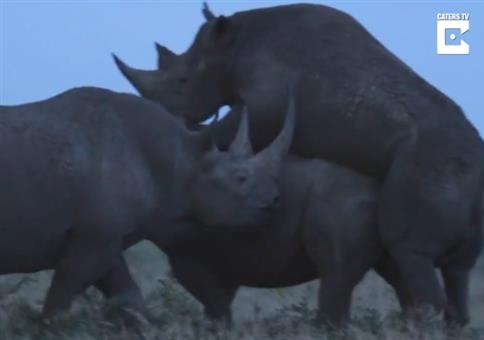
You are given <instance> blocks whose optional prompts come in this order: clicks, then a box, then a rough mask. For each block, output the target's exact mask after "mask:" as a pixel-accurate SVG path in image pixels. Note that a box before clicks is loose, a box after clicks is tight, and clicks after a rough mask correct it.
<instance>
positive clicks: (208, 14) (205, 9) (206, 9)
mask: <svg viewBox="0 0 484 340" xmlns="http://www.w3.org/2000/svg"><path fill="white" fill-rule="evenodd" d="M202 13H203V16H204V17H205V20H206V21H212V20H215V19H216V18H217V17H216V16H215V14H213V12H212V11H211V10H210V8H209V7H208V4H207V2H203V6H202Z"/></svg>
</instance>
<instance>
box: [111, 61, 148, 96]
mask: <svg viewBox="0 0 484 340" xmlns="http://www.w3.org/2000/svg"><path fill="white" fill-rule="evenodd" d="M113 59H114V62H115V63H116V66H118V69H119V70H120V71H121V73H122V74H123V75H124V76H125V77H126V78H127V79H128V80H129V82H130V83H131V84H132V85H133V86H134V88H135V89H136V90H137V91H138V92H139V93H140V94H141V95H142V96H145V97H150V95H151V94H152V93H153V90H154V89H155V88H156V87H157V86H156V85H157V83H158V73H157V72H156V71H145V70H138V69H135V68H132V67H129V66H128V65H126V64H125V63H124V62H123V61H122V60H121V59H119V58H118V57H117V56H116V55H115V54H114V53H113Z"/></svg>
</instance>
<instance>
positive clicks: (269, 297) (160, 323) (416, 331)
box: [0, 243, 484, 340]
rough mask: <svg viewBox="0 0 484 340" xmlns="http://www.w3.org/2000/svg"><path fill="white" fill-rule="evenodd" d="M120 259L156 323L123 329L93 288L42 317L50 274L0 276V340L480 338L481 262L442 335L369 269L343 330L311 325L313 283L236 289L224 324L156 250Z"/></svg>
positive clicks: (483, 319) (146, 248)
mask: <svg viewBox="0 0 484 340" xmlns="http://www.w3.org/2000/svg"><path fill="white" fill-rule="evenodd" d="M127 257H128V260H129V263H130V268H131V271H132V273H133V276H134V277H135V278H136V280H137V281H138V284H139V285H140V287H141V288H142V290H143V293H144V296H145V297H146V302H147V305H148V307H149V309H150V310H151V312H152V313H153V314H154V316H155V320H156V321H152V322H151V323H149V322H147V321H146V320H144V319H143V318H142V317H140V316H138V315H136V314H133V315H132V317H133V318H135V319H136V320H137V321H138V323H137V324H138V325H139V326H138V327H137V329H133V328H130V329H128V328H127V327H126V326H125V323H123V322H120V320H118V319H116V318H110V317H107V316H106V315H107V314H108V311H109V306H107V305H106V304H105V301H104V300H103V298H102V296H101V295H100V294H99V293H98V292H97V291H96V290H95V289H89V290H88V291H87V292H85V293H84V294H83V295H82V296H81V297H79V298H78V299H77V301H76V303H75V305H74V306H73V308H72V310H71V311H70V312H69V313H66V314H64V315H62V316H60V317H58V318H56V319H55V320H49V321H48V322H47V321H44V320H41V319H40V318H39V315H40V309H41V305H42V301H43V298H44V295H45V292H46V290H47V287H48V284H49V282H50V276H51V273H49V272H41V273H37V274H31V275H4V276H2V277H0V339H1V340H10V339H12V340H16V339H32V340H34V339H35V340H51V339H52V340H61V339H62V340H66V339H72V340H81V339H96V340H111V339H112V340H114V339H116V340H135V339H143V340H155V339H160V340H169V339H197V340H198V339H200V340H202V339H257V340H263V339H287V340H293V339H298V340H305V339H358V340H360V339H362V340H363V339H388V340H393V339H412V340H413V339H439V340H440V339H445V338H447V339H484V290H483V283H484V263H480V264H479V265H478V267H477V268H476V270H475V272H474V274H473V279H472V285H471V301H470V304H471V313H472V319H473V321H472V324H471V325H470V326H469V327H467V328H465V329H464V330H462V331H460V332H459V333H454V334H452V335H449V334H448V333H446V332H445V329H444V327H443V324H442V322H441V321H440V320H434V321H432V322H430V323H429V324H427V325H426V326H425V327H422V326H418V325H415V324H411V323H408V322H405V321H404V320H403V319H402V318H401V316H400V314H399V313H398V306H397V303H396V300H395V297H394V295H393V292H392V291H391V289H390V288H389V287H388V286H387V285H386V284H385V283H384V282H383V281H382V280H381V279H379V278H378V277H377V276H376V275H374V274H372V273H369V274H368V275H367V277H366V278H365V280H364V281H363V282H362V283H361V284H360V285H359V286H358V287H357V289H356V291H355V293H354V304H353V309H352V322H351V324H350V326H349V327H348V329H347V330H346V331H345V332H336V333H335V332H329V331H327V330H325V329H322V328H318V327H316V326H314V324H313V323H312V321H311V320H313V319H314V317H315V313H316V300H317V282H316V281H315V282H311V283H308V284H304V285H300V286H297V287H293V288H284V289H252V288H243V289H241V290H240V291H239V293H238V294H237V298H236V299H235V301H234V304H233V307H232V308H233V311H234V326H233V327H232V329H230V330H227V329H223V328H222V327H220V326H216V325H213V324H212V323H210V322H208V321H207V320H205V318H204V316H203V311H202V308H201V306H200V304H199V303H198V302H197V301H196V300H194V299H193V298H192V297H191V296H190V295H189V294H188V293H187V292H185V291H184V289H183V288H182V287H181V286H180V285H179V284H178V283H177V282H176V280H174V279H173V278H172V277H171V275H170V274H169V268H168V265H167V262H166V258H165V257H164V256H163V255H162V254H161V253H160V252H159V251H158V250H156V249H154V248H153V247H151V246H150V245H149V244H147V243H142V244H140V245H138V246H136V247H134V248H132V249H130V250H128V251H127ZM481 262H484V261H481Z"/></svg>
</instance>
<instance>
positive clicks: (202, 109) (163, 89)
mask: <svg viewBox="0 0 484 340" xmlns="http://www.w3.org/2000/svg"><path fill="white" fill-rule="evenodd" d="M202 12H203V15H204V16H205V18H206V20H207V21H206V22H205V23H204V24H203V25H202V26H201V28H200V29H199V31H198V33H197V36H196V38H195V40H194V42H193V44H192V46H191V47H190V48H189V49H188V50H187V51H186V52H185V53H182V54H179V55H178V54H175V53H174V52H172V51H170V50H169V49H168V48H166V47H164V46H161V45H159V44H158V43H156V49H157V52H158V68H157V69H156V70H140V69H135V68H132V67H130V66H128V65H127V64H125V63H124V62H123V61H121V59H119V58H118V57H116V56H115V55H113V57H114V60H115V62H116V65H117V66H118V68H119V70H120V71H121V72H122V74H123V75H124V76H125V77H126V78H127V79H128V80H129V81H130V83H131V84H132V85H133V86H134V87H135V88H136V90H137V91H138V92H139V93H140V94H141V95H142V96H143V97H145V98H148V99H151V100H153V101H156V102H158V103H162V104H163V105H164V106H165V107H166V108H167V109H168V111H169V112H170V113H172V114H174V115H176V116H179V117H182V118H183V119H184V120H185V121H186V123H187V124H195V123H199V122H201V121H203V120H205V119H207V118H209V117H210V116H211V115H212V114H213V113H214V112H216V111H217V110H218V109H219V108H220V107H221V106H224V105H233V104H234V103H235V102H240V100H241V99H240V98H237V96H236V95H235V91H233V84H231V76H230V73H231V72H232V71H233V65H231V64H230V60H233V58H232V55H233V54H234V52H235V49H234V48H233V47H234V42H235V41H236V36H237V32H236V29H235V27H234V26H235V25H234V24H233V22H232V19H231V18H227V17H224V16H219V17H216V16H215V15H214V14H213V13H212V12H211V11H210V10H209V9H208V6H207V5H206V4H204V8H203V10H202Z"/></svg>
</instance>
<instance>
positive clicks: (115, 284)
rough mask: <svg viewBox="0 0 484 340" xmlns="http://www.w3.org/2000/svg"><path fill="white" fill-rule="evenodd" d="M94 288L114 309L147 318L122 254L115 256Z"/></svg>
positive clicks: (139, 293)
mask: <svg viewBox="0 0 484 340" xmlns="http://www.w3.org/2000/svg"><path fill="white" fill-rule="evenodd" d="M95 286H96V288H98V289H99V290H100V291H101V292H102V293H103V294H104V296H105V297H106V298H107V299H109V300H110V303H111V304H112V305H114V306H115V307H120V308H121V309H123V308H128V309H132V310H134V311H136V312H138V313H140V314H141V315H143V316H144V317H148V316H149V315H148V310H147V309H146V305H145V303H144V299H143V296H142V294H141V291H140V289H139V287H138V286H137V285H136V283H135V282H134V280H133V278H132V276H131V274H130V272H129V269H128V266H127V264H126V260H125V259H124V257H123V255H122V254H119V255H118V256H117V259H116V261H115V263H114V264H113V266H112V267H111V268H110V269H109V270H108V271H107V272H106V274H105V275H104V276H102V277H101V279H99V280H98V281H97V282H96V284H95ZM116 309H118V308H116Z"/></svg>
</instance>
